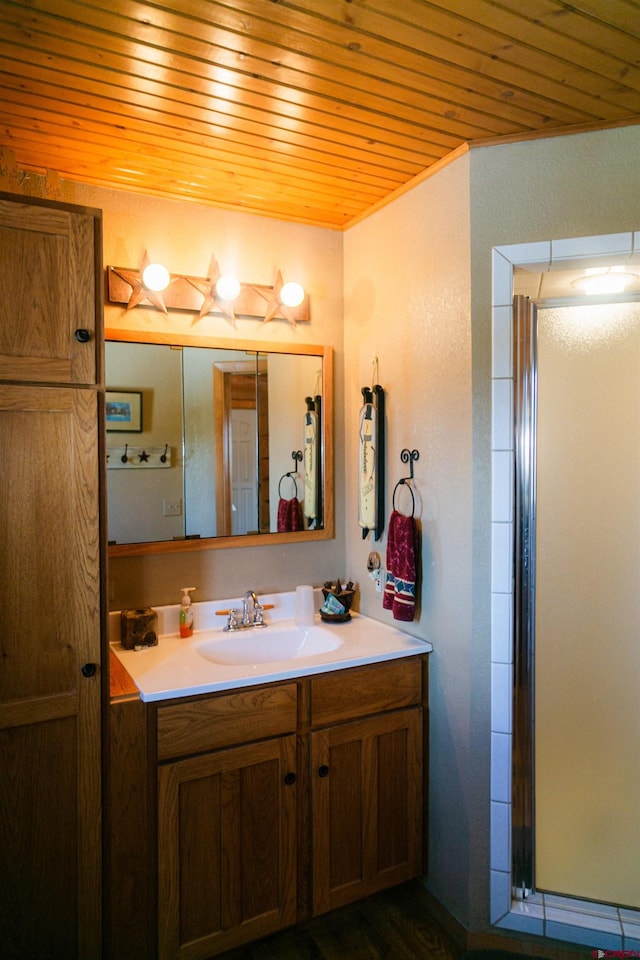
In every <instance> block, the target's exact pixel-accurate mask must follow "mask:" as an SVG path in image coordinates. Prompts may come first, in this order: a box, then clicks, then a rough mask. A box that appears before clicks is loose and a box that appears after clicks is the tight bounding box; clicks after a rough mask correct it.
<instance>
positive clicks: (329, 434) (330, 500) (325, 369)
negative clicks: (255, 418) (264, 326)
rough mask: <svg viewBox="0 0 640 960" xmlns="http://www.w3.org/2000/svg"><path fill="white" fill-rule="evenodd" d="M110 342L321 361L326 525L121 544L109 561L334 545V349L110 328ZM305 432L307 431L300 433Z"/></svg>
mask: <svg viewBox="0 0 640 960" xmlns="http://www.w3.org/2000/svg"><path fill="white" fill-rule="evenodd" d="M104 338H105V340H116V341H120V342H125V343H159V344H166V345H167V346H182V347H210V348H213V349H220V350H246V351H248V352H256V353H265V354H269V353H290V354H297V355H298V356H317V357H321V358H322V452H323V478H322V482H323V486H324V518H323V519H324V526H323V527H322V529H321V530H296V531H295V532H293V533H250V534H245V535H238V534H236V535H235V536H226V537H202V538H198V539H195V540H158V541H153V542H147V543H117V544H112V545H111V546H109V548H108V549H109V557H110V558H112V557H142V556H147V555H149V554H168V553H186V552H191V551H196V550H235V549H236V548H239V549H243V548H244V547H262V546H273V545H274V544H281V543H313V542H314V541H316V540H333V538H334V536H335V516H334V504H335V499H334V449H333V445H334V432H333V387H334V383H333V347H324V346H319V345H317V344H311V343H284V342H283V343H280V342H278V343H268V342H266V341H264V340H225V339H223V338H220V337H206V336H197V335H190V334H176V333H160V332H157V331H154V332H146V331H142V330H120V329H115V328H107V329H106V330H105V334H104ZM301 429H302V428H301Z"/></svg>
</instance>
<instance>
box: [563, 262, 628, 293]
mask: <svg viewBox="0 0 640 960" xmlns="http://www.w3.org/2000/svg"><path fill="white" fill-rule="evenodd" d="M622 269H624V268H622ZM586 273H587V275H586V276H584V277H580V279H579V280H574V286H575V287H578V289H579V290H582V292H583V293H587V294H591V295H594V294H604V293H622V292H623V291H624V290H626V288H627V287H628V286H630V285H631V284H632V283H634V281H635V280H636V279H637V277H635V276H634V275H633V274H631V273H623V272H621V271H620V267H612V268H611V271H610V272H609V271H606V270H596V269H592V270H587V271H586Z"/></svg>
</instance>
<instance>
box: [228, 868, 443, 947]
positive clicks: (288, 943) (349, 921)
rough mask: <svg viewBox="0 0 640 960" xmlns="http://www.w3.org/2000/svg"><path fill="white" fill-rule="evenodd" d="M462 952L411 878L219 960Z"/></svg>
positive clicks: (417, 884) (419, 886)
mask: <svg viewBox="0 0 640 960" xmlns="http://www.w3.org/2000/svg"><path fill="white" fill-rule="evenodd" d="M461 953H462V951H461V950H460V949H459V948H458V947H457V946H456V945H455V944H454V943H453V942H452V941H451V940H450V939H449V938H448V937H447V935H446V934H445V933H444V931H443V930H442V929H440V928H439V927H438V926H437V924H436V923H435V922H434V921H433V920H432V919H431V918H430V917H429V916H428V914H427V912H426V910H425V900H424V890H423V888H422V887H421V885H420V884H419V883H408V884H403V885H402V886H400V887H395V888H394V889H393V890H388V891H385V892H384V893H380V894H376V895H375V896H373V897H369V898H368V899H367V900H363V901H360V902H359V903H354V904H350V905H349V906H347V907H342V908H341V909H340V910H334V911H333V912H332V913H327V914H325V915H324V916H322V917H316V918H315V919H314V920H310V921H309V922H308V923H305V924H301V925H300V926H297V927H294V928H292V929H291V930H285V931H283V932H282V933H277V934H274V935H273V936H271V937H266V938H265V939H264V940H259V941H257V942H255V943H252V944H248V945H247V946H245V947H239V948H238V949H236V950H230V951H229V952H227V953H224V954H220V955H219V957H218V958H216V960H458V958H459V957H460V956H461Z"/></svg>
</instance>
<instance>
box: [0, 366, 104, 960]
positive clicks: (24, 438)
mask: <svg viewBox="0 0 640 960" xmlns="http://www.w3.org/2000/svg"><path fill="white" fill-rule="evenodd" d="M96 406H97V400H96V396H95V391H92V390H80V389H73V388H63V387H26V386H11V385H6V384H0V464H1V469H0V504H1V505H2V507H1V509H0V542H1V543H2V550H0V583H2V597H3V609H2V630H1V631H0V650H1V656H0V770H2V790H0V878H1V879H0V886H1V891H0V943H1V944H2V947H1V948H0V953H1V954H2V957H3V958H16V960H17V958H20V960H24V958H25V957H34V958H35V957H47V958H48V960H54V958H60V960H63V958H64V960H73V958H85V960H95V958H96V957H99V956H100V941H101V931H100V900H101V886H100V884H101V856H100V850H101V820H100V802H101V795H100V794H101V783H100V769H101V754H100V683H101V680H100V670H99V665H100V577H99V528H98V437H97V432H98V423H97V411H96ZM87 665H89V666H87ZM83 667H84V668H85V673H86V674H88V675H87V676H85V675H83V672H82V668H83Z"/></svg>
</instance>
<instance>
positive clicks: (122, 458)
mask: <svg viewBox="0 0 640 960" xmlns="http://www.w3.org/2000/svg"><path fill="white" fill-rule="evenodd" d="M128 449H129V444H128V443H125V445H124V453H123V454H122V456H121V457H120V459H121V460H122V462H123V463H126V462H127V450H128Z"/></svg>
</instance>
